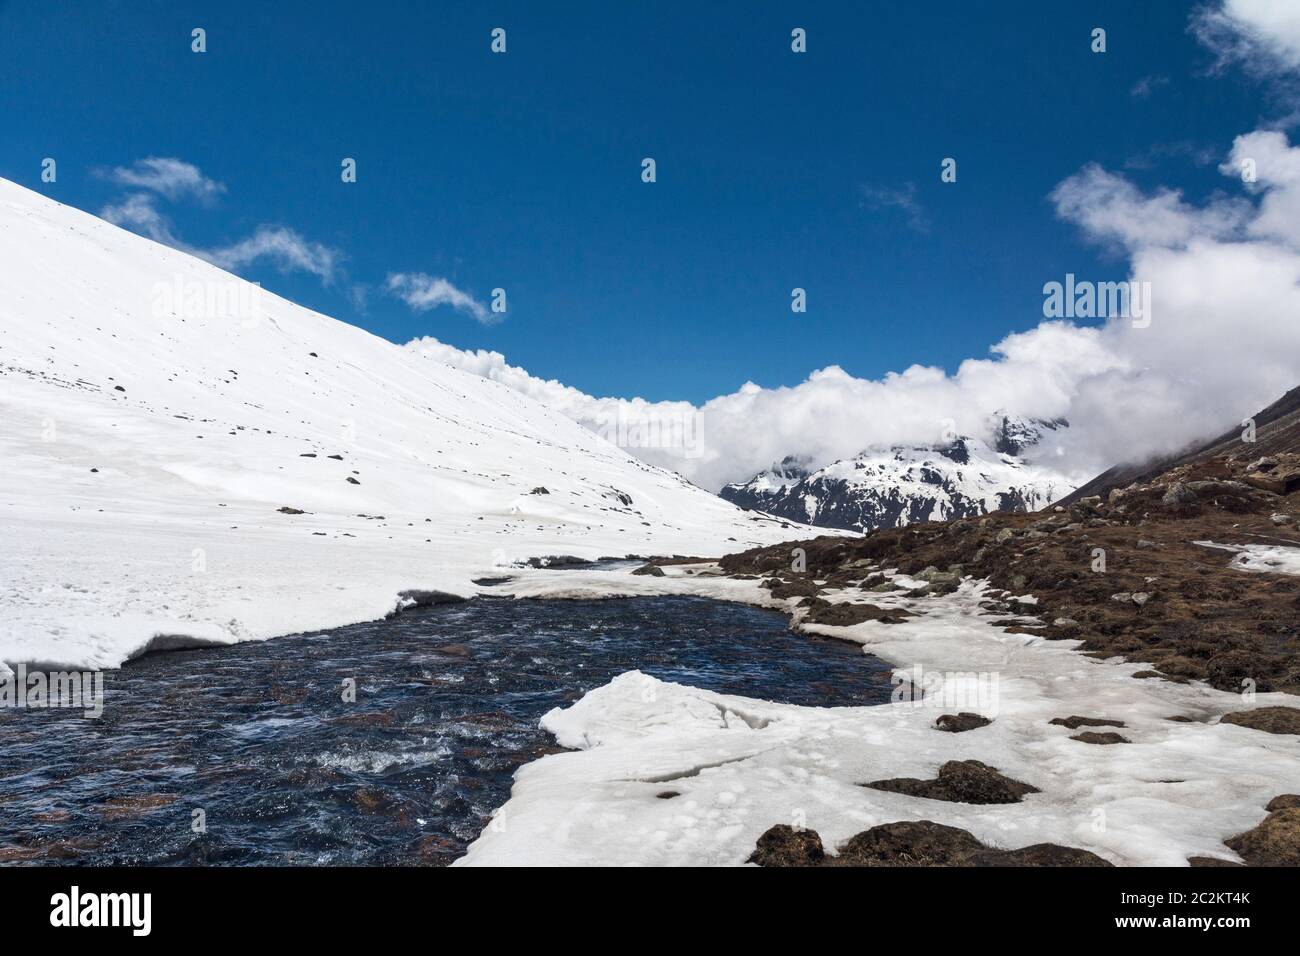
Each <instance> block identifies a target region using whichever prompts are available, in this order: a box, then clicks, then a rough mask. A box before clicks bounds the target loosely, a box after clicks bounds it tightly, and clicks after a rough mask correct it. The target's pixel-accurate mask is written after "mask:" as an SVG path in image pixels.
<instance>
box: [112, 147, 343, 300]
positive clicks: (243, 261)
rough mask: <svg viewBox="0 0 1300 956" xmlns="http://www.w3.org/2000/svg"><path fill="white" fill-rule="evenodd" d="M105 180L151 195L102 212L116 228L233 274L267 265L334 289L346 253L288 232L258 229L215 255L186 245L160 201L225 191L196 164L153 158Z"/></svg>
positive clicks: (206, 196) (127, 199)
mask: <svg viewBox="0 0 1300 956" xmlns="http://www.w3.org/2000/svg"><path fill="white" fill-rule="evenodd" d="M102 175H104V177H105V178H107V179H109V180H111V181H112V182H115V183H118V184H120V185H127V186H132V187H134V188H136V189H143V190H148V192H133V193H130V194H128V195H127V196H125V197H123V198H122V199H120V200H118V201H117V202H113V203H109V204H108V205H106V206H104V208H103V209H101V210H100V213H99V214H100V216H101V217H102V218H103V219H106V220H108V221H109V222H111V223H113V224H114V225H118V226H123V227H125V228H127V229H130V230H132V231H134V232H138V233H140V234H141V235H144V236H148V237H149V238H150V239H153V240H154V241H155V242H161V243H163V244H164V245H167V246H171V247H172V248H173V249H179V250H181V251H182V252H186V253H188V254H190V255H192V256H198V257H199V258H201V259H206V260H207V261H208V262H211V263H212V264H213V265H216V266H220V267H221V268H223V269H227V270H230V271H232V272H234V271H237V270H239V269H242V268H244V267H245V266H248V265H250V264H252V263H253V262H256V261H258V260H261V259H266V260H269V261H270V262H271V264H272V265H274V266H275V267H276V268H277V269H278V270H279V271H281V272H307V273H310V274H312V275H314V276H316V277H317V278H319V279H320V280H321V282H323V283H324V284H325V285H329V284H331V283H332V282H333V281H334V279H335V277H336V274H337V271H338V265H339V262H340V261H341V260H342V258H343V255H342V253H340V252H339V251H338V250H336V249H332V248H330V247H329V246H326V245H323V244H321V243H319V242H310V241H308V240H307V239H304V238H303V237H302V236H301V235H299V234H298V233H297V232H296V231H294V230H293V229H290V228H288V227H287V226H275V225H263V226H258V227H257V229H256V230H255V231H254V232H253V234H252V235H251V236H248V237H247V238H245V239H240V240H238V241H237V242H234V243H231V244H230V245H227V246H221V247H217V248H213V249H203V248H200V247H198V246H192V245H190V244H189V243H187V242H185V241H184V240H183V239H181V238H180V236H178V235H177V234H176V230H175V228H174V226H173V225H172V222H171V219H170V218H169V217H168V216H167V215H166V214H165V213H163V212H162V210H160V209H159V208H158V196H163V197H165V198H167V199H170V200H176V199H182V198H196V199H198V200H200V201H201V202H207V201H209V200H211V199H213V198H214V197H215V196H216V195H217V194H219V193H222V192H224V191H225V189H226V187H225V186H223V185H222V184H221V183H218V182H216V181H215V180H213V179H209V178H208V177H207V176H205V175H204V174H203V172H202V171H201V170H200V169H199V168H198V167H197V166H195V165H193V164H192V163H187V162H184V161H183V160H179V159H174V158H163V157H156V156H151V157H149V158H147V159H142V160H139V161H137V162H136V163H135V164H133V165H132V166H131V167H130V168H129V169H127V168H123V167H118V168H116V169H113V170H110V171H108V172H106V173H103V174H102Z"/></svg>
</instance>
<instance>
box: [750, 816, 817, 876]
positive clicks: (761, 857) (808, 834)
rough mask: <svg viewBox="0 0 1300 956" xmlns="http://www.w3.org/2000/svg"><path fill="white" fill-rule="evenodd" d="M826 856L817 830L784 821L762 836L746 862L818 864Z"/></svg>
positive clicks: (797, 864)
mask: <svg viewBox="0 0 1300 956" xmlns="http://www.w3.org/2000/svg"><path fill="white" fill-rule="evenodd" d="M825 856H826V851H825V850H823V849H822V838H821V837H820V836H818V835H817V832H816V831H815V830H796V829H795V828H794V827H791V826H786V825H785V824H784V823H782V824H779V825H777V826H774V827H772V828H771V829H770V830H768V831H767V832H766V833H764V834H763V835H762V836H761V837H759V838H758V844H757V845H756V846H755V847H754V852H753V853H752V854H750V857H749V859H748V860H746V861H745V862H746V863H757V864H758V865H759V866H816V865H817V864H819V863H821V862H822V860H823V859H824V858H825Z"/></svg>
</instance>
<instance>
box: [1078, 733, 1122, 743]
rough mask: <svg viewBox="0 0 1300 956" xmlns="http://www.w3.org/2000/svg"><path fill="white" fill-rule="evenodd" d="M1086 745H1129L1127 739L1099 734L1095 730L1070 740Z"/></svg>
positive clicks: (1117, 735)
mask: <svg viewBox="0 0 1300 956" xmlns="http://www.w3.org/2000/svg"><path fill="white" fill-rule="evenodd" d="M1070 739H1071V740H1077V741H1079V742H1080V743H1085V744H1126V743H1129V739H1128V738H1127V737H1121V736H1120V735H1119V734H1115V733H1105V734H1101V733H1097V732H1096V731H1094V730H1085V731H1084V732H1083V733H1081V734H1075V735H1074V736H1073V737H1071V738H1070Z"/></svg>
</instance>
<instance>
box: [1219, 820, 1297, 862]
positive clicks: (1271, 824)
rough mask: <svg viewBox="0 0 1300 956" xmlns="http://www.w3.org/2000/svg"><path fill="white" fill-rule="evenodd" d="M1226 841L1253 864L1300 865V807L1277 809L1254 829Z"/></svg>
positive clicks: (1225, 841)
mask: <svg viewBox="0 0 1300 956" xmlns="http://www.w3.org/2000/svg"><path fill="white" fill-rule="evenodd" d="M1223 842H1224V843H1226V844H1227V845H1228V846H1229V847H1231V848H1232V849H1234V850H1236V851H1237V853H1238V854H1240V855H1241V858H1242V859H1243V860H1245V861H1246V862H1247V863H1248V864H1249V865H1250V866H1300V808H1298V807H1286V808H1285V809H1282V810H1274V811H1273V812H1272V813H1270V814H1269V815H1268V816H1267V817H1265V818H1264V822H1263V823H1261V824H1260V825H1259V826H1257V827H1255V828H1254V829H1253V830H1247V831H1246V832H1245V833H1241V834H1238V835H1237V836H1235V837H1232V838H1231V839H1228V840H1224V841H1223Z"/></svg>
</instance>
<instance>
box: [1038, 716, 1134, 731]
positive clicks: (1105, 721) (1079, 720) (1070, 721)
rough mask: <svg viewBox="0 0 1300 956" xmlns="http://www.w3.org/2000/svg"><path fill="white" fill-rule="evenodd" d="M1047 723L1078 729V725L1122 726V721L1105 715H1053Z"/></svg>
mask: <svg viewBox="0 0 1300 956" xmlns="http://www.w3.org/2000/svg"><path fill="white" fill-rule="evenodd" d="M1048 723H1049V724H1057V725H1058V726H1061V727H1069V728H1070V729H1071V730H1078V729H1079V728H1080V727H1123V726H1124V721H1122V720H1111V719H1109V718H1107V717H1053V718H1052V719H1051V720H1049V721H1048Z"/></svg>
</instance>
